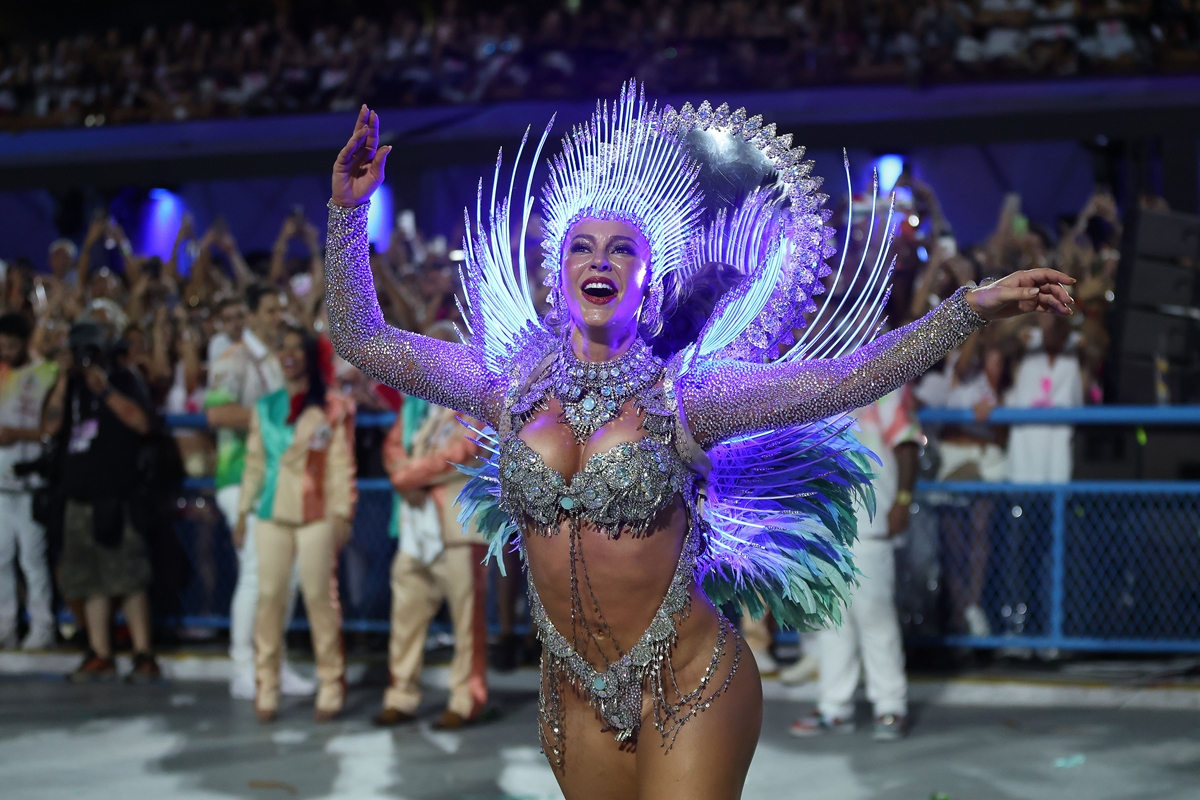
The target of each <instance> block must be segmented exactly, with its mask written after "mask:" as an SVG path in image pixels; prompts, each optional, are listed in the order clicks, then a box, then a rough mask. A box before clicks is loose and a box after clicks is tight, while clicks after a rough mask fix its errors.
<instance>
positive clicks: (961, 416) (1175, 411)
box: [918, 406, 1200, 425]
mask: <svg viewBox="0 0 1200 800" xmlns="http://www.w3.org/2000/svg"><path fill="white" fill-rule="evenodd" d="M918 416H919V417H920V419H921V422H923V423H925V424H926V425H944V424H953V425H973V424H975V423H976V422H977V420H976V419H975V412H974V411H972V410H971V409H969V408H926V409H923V410H922V411H921V412H920V413H919V415H918ZM987 421H988V422H990V423H995V424H997V425H1200V406H1080V407H1078V408H996V409H995V410H993V411H992V413H991V416H989V417H988V419H987Z"/></svg>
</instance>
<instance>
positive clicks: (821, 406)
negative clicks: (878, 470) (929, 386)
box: [680, 289, 984, 449]
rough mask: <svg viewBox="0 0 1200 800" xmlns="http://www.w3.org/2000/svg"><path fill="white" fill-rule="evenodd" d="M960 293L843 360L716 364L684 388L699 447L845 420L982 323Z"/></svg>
mask: <svg viewBox="0 0 1200 800" xmlns="http://www.w3.org/2000/svg"><path fill="white" fill-rule="evenodd" d="M964 295H965V289H959V290H958V291H957V292H955V293H954V294H953V295H952V296H951V297H949V298H948V299H947V300H946V301H945V302H943V303H942V304H941V305H939V306H938V307H937V308H935V309H934V310H933V311H931V312H929V313H928V314H926V315H925V316H924V317H922V318H921V319H919V320H917V321H916V322H913V323H911V324H909V325H906V326H904V327H903V328H898V329H897V330H894V331H891V332H890V333H887V334H884V335H883V336H881V337H879V338H878V339H876V340H875V341H874V342H872V343H871V344H869V345H867V346H865V347H863V348H861V349H859V350H856V351H855V352H854V353H851V354H850V355H848V356H845V357H843V358H835V359H828V360H819V361H815V360H814V361H792V362H784V363H775V364H752V363H746V362H740V361H716V362H712V363H709V364H706V365H703V366H701V367H699V368H698V369H696V370H693V371H692V372H691V373H690V374H687V375H685V376H684V377H683V379H682V381H681V384H682V385H681V386H680V390H681V396H682V400H683V410H684V413H685V414H686V415H687V420H688V423H689V425H690V426H691V429H692V433H693V435H694V436H695V438H696V441H697V442H698V443H699V444H700V446H701V447H703V448H705V449H708V448H709V447H712V446H713V445H714V444H716V443H717V442H719V441H721V440H723V439H727V438H729V437H730V436H735V435H738V434H746V433H754V432H756V431H762V430H768V429H770V428H778V427H785V426H792V425H801V424H804V423H806V422H812V421H814V420H818V419H822V418H824V417H828V416H832V415H834V414H840V413H842V412H845V411H849V410H851V409H854V408H860V407H862V406H865V405H868V404H870V403H873V402H875V401H876V400H878V399H879V398H880V397H883V396H884V395H885V394H887V393H888V392H890V391H892V390H893V389H895V388H897V387H899V386H901V385H903V384H904V383H906V382H908V381H910V380H912V379H913V378H916V377H917V376H918V375H920V374H921V373H923V372H925V370H927V369H929V368H930V367H931V366H933V365H934V364H936V363H937V362H938V360H940V359H941V358H942V357H943V356H945V355H946V353H948V352H950V350H952V349H954V348H955V347H957V346H958V345H959V344H961V343H962V342H963V341H964V340H965V339H966V338H967V337H968V336H969V335H970V334H971V332H972V331H974V330H975V329H976V328H978V327H980V326H981V325H983V324H984V320H983V318H982V317H980V316H979V315H978V314H976V313H975V312H974V311H973V310H972V309H971V307H970V306H969V305H968V304H967V300H966V297H965V296H964Z"/></svg>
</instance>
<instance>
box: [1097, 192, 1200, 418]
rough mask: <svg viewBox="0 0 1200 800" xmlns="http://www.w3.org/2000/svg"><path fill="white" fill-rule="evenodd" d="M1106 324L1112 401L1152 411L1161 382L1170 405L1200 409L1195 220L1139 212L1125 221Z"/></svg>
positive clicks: (1199, 247)
mask: <svg viewBox="0 0 1200 800" xmlns="http://www.w3.org/2000/svg"><path fill="white" fill-rule="evenodd" d="M1109 319H1110V325H1111V330H1110V333H1111V334H1112V350H1111V351H1110V353H1109V362H1108V374H1107V383H1108V395H1109V396H1110V397H1115V398H1116V400H1117V402H1119V403H1131V404H1154V403H1156V402H1159V396H1158V392H1157V391H1156V386H1157V385H1158V384H1159V379H1160V378H1161V382H1162V383H1163V384H1165V385H1166V388H1167V390H1168V394H1169V397H1170V401H1171V402H1172V403H1196V402H1200V386H1198V385H1197V384H1198V383H1200V379H1198V377H1197V376H1198V375H1200V217H1197V216H1194V215H1191V214H1178V213H1174V212H1158V211H1146V210H1141V209H1138V210H1135V211H1133V212H1131V213H1130V214H1129V215H1128V216H1127V218H1126V223H1125V240H1124V242H1122V246H1121V264H1120V267H1119V270H1118V273H1117V285H1116V302H1115V304H1114V308H1113V309H1112V312H1111V314H1110V317H1109ZM1160 358H1161V359H1165V361H1166V371H1165V373H1164V372H1162V371H1161V370H1160V369H1159V367H1158V365H1157V364H1156V360H1157V359H1160Z"/></svg>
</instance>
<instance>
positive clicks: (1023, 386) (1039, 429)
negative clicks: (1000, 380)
mask: <svg viewBox="0 0 1200 800" xmlns="http://www.w3.org/2000/svg"><path fill="white" fill-rule="evenodd" d="M1004 404H1005V405H1006V406H1008V407H1010V408H1075V407H1077V406H1081V405H1083V375H1082V372H1081V370H1080V369H1079V360H1078V359H1077V358H1076V357H1075V356H1073V355H1059V356H1057V357H1055V358H1054V360H1053V361H1051V360H1050V357H1049V356H1047V355H1046V354H1045V353H1030V354H1029V355H1026V356H1025V357H1024V358H1022V359H1021V362H1020V364H1019V365H1018V366H1017V374H1016V377H1015V379H1014V381H1013V387H1012V389H1011V390H1009V392H1008V395H1007V396H1006V398H1005V403H1004ZM1074 430H1075V429H1074V428H1073V427H1072V426H1070V425H1014V426H1012V432H1011V433H1010V434H1009V437H1008V479H1009V480H1011V481H1016V482H1019V483H1066V482H1067V481H1069V480H1071V470H1072V467H1073V462H1074V459H1073V453H1072V437H1073V434H1074Z"/></svg>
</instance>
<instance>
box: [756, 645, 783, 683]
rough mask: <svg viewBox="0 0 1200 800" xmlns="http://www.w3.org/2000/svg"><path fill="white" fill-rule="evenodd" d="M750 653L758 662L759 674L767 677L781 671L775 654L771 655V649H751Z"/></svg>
mask: <svg viewBox="0 0 1200 800" xmlns="http://www.w3.org/2000/svg"><path fill="white" fill-rule="evenodd" d="M750 653H751V654H752V655H753V656H754V663H756V664H758V674H759V675H761V676H763V677H764V678H765V677H767V676H768V675H774V674H775V673H776V672H779V662H778V661H776V660H775V656H773V655H771V651H769V650H751V651H750Z"/></svg>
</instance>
